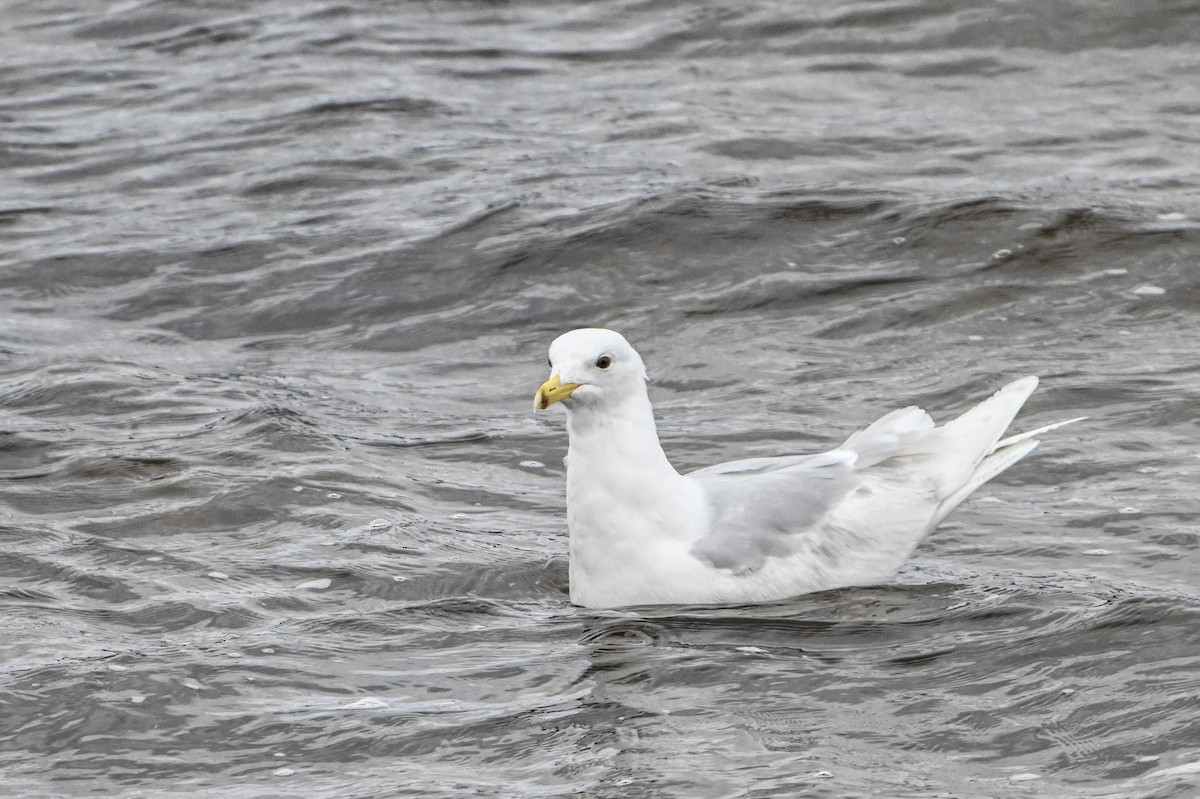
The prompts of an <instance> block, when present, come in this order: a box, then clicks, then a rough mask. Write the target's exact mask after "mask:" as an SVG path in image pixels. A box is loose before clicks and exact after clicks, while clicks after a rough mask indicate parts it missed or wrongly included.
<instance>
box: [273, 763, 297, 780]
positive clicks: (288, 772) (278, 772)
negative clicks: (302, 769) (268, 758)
mask: <svg viewBox="0 0 1200 799" xmlns="http://www.w3.org/2000/svg"><path fill="white" fill-rule="evenodd" d="M271 773H272V774H274V775H275V776H276V777H290V776H292V775H293V774H295V773H296V769H294V768H288V767H287V766H284V767H283V768H277V769H275V770H274V771H272V772H271Z"/></svg>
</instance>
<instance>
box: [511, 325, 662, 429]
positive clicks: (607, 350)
mask: <svg viewBox="0 0 1200 799" xmlns="http://www.w3.org/2000/svg"><path fill="white" fill-rule="evenodd" d="M645 394H646V367H645V365H644V364H643V363H642V358H641V356H640V355H638V354H637V351H636V350H634V348H633V347H631V346H629V342H628V341H626V340H625V337H624V336H622V335H621V334H620V333H617V332H615V331H612V330H605V329H603V328H598V327H585V328H580V329H579V330H572V331H570V332H569V333H563V334H562V335H561V336H559V337H558V338H556V339H554V341H553V342H551V344H550V379H549V380H547V381H546V382H545V383H543V384H542V387H541V388H539V389H538V391H537V394H536V395H535V396H534V398H533V407H534V410H538V411H544V410H546V409H547V408H549V407H550V406H551V405H553V404H554V403H556V402H561V403H562V404H563V407H565V408H567V409H568V410H572V409H575V408H581V407H590V406H601V405H610V404H619V403H621V402H622V401H623V400H626V399H628V398H630V397H638V396H645Z"/></svg>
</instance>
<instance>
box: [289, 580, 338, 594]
mask: <svg viewBox="0 0 1200 799" xmlns="http://www.w3.org/2000/svg"><path fill="white" fill-rule="evenodd" d="M331 585H333V580H332V579H331V578H329V577H322V578H320V579H318V580H306V581H305V582H302V583H297V584H296V587H297V588H302V589H304V590H307V591H324V590H325V589H326V588H328V587H329V586H331Z"/></svg>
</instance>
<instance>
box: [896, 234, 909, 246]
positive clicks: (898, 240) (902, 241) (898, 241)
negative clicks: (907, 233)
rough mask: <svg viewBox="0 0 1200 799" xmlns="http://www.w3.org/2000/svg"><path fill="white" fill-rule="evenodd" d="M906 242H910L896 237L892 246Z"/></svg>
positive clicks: (901, 237)
mask: <svg viewBox="0 0 1200 799" xmlns="http://www.w3.org/2000/svg"><path fill="white" fill-rule="evenodd" d="M906 241H908V239H906V238H904V237H903V236H896V237H895V238H893V239H892V244H903V243H904V242H906Z"/></svg>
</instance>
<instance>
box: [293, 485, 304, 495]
mask: <svg viewBox="0 0 1200 799" xmlns="http://www.w3.org/2000/svg"><path fill="white" fill-rule="evenodd" d="M292 490H293V491H295V492H296V493H297V494H299V493H300V492H301V491H303V490H304V486H296V487H294V488H293V489H292Z"/></svg>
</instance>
